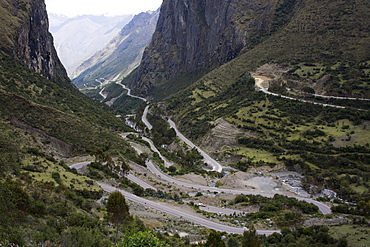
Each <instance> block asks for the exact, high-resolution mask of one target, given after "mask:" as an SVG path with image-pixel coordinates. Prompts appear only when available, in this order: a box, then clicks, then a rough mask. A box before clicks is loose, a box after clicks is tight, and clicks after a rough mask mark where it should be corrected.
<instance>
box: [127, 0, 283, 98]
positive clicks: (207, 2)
mask: <svg viewBox="0 0 370 247" xmlns="http://www.w3.org/2000/svg"><path fill="white" fill-rule="evenodd" d="M275 2H276V1H274V0H262V1H246V0H200V1H192V0H164V2H163V4H162V7H161V12H160V16H159V20H158V25H157V28H156V31H155V33H154V35H153V39H152V42H151V44H150V45H149V46H148V48H147V49H146V51H145V52H144V56H143V60H142V62H141V65H140V66H139V69H138V74H137V78H136V82H135V83H134V85H133V87H134V88H135V89H137V90H138V91H140V92H141V93H143V94H147V93H150V92H151V90H152V89H153V88H154V87H156V86H158V85H160V84H161V83H163V82H164V81H167V80H169V79H172V78H174V77H176V76H177V75H179V74H181V73H188V72H200V73H202V72H203V71H207V70H210V69H213V68H215V67H218V66H220V65H222V64H224V63H226V62H228V61H230V60H232V59H234V58H235V57H236V56H238V55H239V54H240V52H241V50H242V49H243V48H244V47H245V45H246V43H247V41H248V39H249V35H250V34H251V33H253V32H255V31H264V30H265V31H266V30H269V28H270V19H271V15H273V12H272V11H271V10H273V7H274V6H275V5H276V3H275ZM244 10H246V11H248V10H249V11H250V10H253V11H254V12H253V14H251V17H250V18H249V19H246V20H240V19H239V18H238V15H239V14H240V12H241V11H244ZM243 14H244V13H243ZM256 16H258V17H256ZM241 22H243V23H242V24H243V25H244V27H243V28H240V25H241Z"/></svg>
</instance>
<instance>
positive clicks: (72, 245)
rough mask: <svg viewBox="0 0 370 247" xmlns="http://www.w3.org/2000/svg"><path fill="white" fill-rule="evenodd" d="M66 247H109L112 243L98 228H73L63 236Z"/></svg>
mask: <svg viewBox="0 0 370 247" xmlns="http://www.w3.org/2000/svg"><path fill="white" fill-rule="evenodd" d="M63 246H66V247H86V246H91V247H108V246H111V245H110V242H109V241H108V240H107V239H106V238H105V236H104V235H103V234H102V233H101V232H100V231H99V230H98V229H96V228H91V229H89V228H85V227H72V228H71V229H69V230H68V231H67V232H66V233H64V236H63Z"/></svg>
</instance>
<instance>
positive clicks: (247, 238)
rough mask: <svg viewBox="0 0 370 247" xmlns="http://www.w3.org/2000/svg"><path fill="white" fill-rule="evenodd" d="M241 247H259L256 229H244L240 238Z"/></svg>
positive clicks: (259, 242)
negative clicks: (241, 238)
mask: <svg viewBox="0 0 370 247" xmlns="http://www.w3.org/2000/svg"><path fill="white" fill-rule="evenodd" d="M242 246H243V247H259V246H261V241H260V239H259V237H258V235H257V232H256V229H254V227H251V229H250V230H249V231H245V232H244V234H243V240H242Z"/></svg>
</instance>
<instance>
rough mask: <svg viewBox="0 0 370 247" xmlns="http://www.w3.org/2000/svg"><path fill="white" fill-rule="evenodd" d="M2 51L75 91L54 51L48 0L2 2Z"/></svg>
mask: <svg viewBox="0 0 370 247" xmlns="http://www.w3.org/2000/svg"><path fill="white" fill-rule="evenodd" d="M0 2H1V12H2V17H1V18H2V21H4V23H7V24H8V23H12V25H11V27H12V28H11V29H10V28H9V25H4V26H3V27H2V28H3V30H0V31H1V33H2V34H1V36H3V37H2V38H1V40H2V41H4V43H2V44H1V45H0V46H1V50H3V51H4V52H5V53H7V54H8V55H13V56H15V57H16V58H17V59H18V60H19V61H20V62H21V63H23V64H24V65H26V66H27V67H28V68H30V69H32V70H34V71H36V72H38V73H40V74H42V75H43V76H45V77H46V78H48V79H49V80H51V81H53V82H56V83H57V84H59V85H60V86H62V87H63V88H72V87H73V84H72V83H71V82H70V80H69V78H68V76H67V73H66V71H65V69H64V67H63V65H62V63H61V62H60V60H59V58H58V56H57V53H56V51H55V48H54V43H53V37H52V36H51V34H50V33H49V31H48V28H49V21H48V16H47V12H46V6H45V3H44V0H33V1H26V0H23V1H17V0H1V1H0Z"/></svg>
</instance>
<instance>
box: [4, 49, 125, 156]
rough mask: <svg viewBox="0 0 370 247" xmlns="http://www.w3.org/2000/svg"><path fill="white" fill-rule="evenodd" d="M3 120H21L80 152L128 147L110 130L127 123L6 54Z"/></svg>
mask: <svg viewBox="0 0 370 247" xmlns="http://www.w3.org/2000/svg"><path fill="white" fill-rule="evenodd" d="M0 68H1V71H3V72H2V74H1V76H0V93H1V95H2V97H1V101H2V103H1V113H2V119H3V120H6V119H10V118H13V117H14V118H17V119H19V120H21V121H24V122H26V123H28V124H29V125H31V126H33V127H35V128H39V129H41V130H43V131H45V132H46V133H47V134H49V135H51V136H54V137H56V138H58V139H61V140H63V141H65V142H67V143H69V144H71V145H74V146H75V148H76V149H78V150H79V151H82V152H84V151H86V150H91V149H92V148H93V147H94V146H106V145H108V144H109V143H111V144H113V146H116V147H121V148H122V147H124V146H125V144H124V143H123V141H121V140H120V139H119V137H118V136H116V135H115V134H113V133H112V132H111V131H110V130H124V129H125V128H127V127H126V126H125V125H124V123H123V122H122V121H121V120H120V119H117V118H116V117H115V116H114V114H113V113H112V112H111V111H110V110H109V108H108V107H106V106H104V105H102V104H100V103H99V102H97V101H94V100H91V99H89V98H87V97H86V96H84V95H83V94H81V93H80V92H78V90H77V89H76V90H73V91H72V92H68V91H67V90H64V89H61V88H60V87H59V86H57V85H56V84H55V83H52V82H50V81H48V80H46V79H45V78H43V77H42V76H40V75H38V74H37V73H33V72H31V71H28V70H27V69H26V68H24V67H23V66H20V65H18V64H17V63H16V62H15V61H14V60H13V59H12V58H10V57H9V56H6V55H3V56H2V59H1V63H0Z"/></svg>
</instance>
